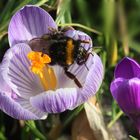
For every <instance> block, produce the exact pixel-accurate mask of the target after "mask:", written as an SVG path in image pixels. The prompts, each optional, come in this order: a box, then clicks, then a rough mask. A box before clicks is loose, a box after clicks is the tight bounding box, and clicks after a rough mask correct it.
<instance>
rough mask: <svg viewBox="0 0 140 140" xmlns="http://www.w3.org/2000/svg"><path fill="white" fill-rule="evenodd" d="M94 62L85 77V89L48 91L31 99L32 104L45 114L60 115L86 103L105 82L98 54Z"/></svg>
mask: <svg viewBox="0 0 140 140" xmlns="http://www.w3.org/2000/svg"><path fill="white" fill-rule="evenodd" d="M93 61H94V63H93V64H92V66H91V67H90V70H89V72H88V74H87V76H86V77H85V79H86V81H85V83H84V86H83V88H80V89H76V88H60V89H57V90H56V91H51V90H50V91H46V92H43V93H42V94H40V95H37V96H34V97H31V98H30V101H31V104H32V105H33V106H34V107H36V108H38V109H40V110H42V111H44V112H45V111H46V112H48V113H58V112H63V111H65V110H67V109H73V108H75V107H77V106H78V105H80V104H82V103H84V102H85V101H86V100H88V98H90V97H91V96H93V95H94V94H95V93H96V92H97V91H98V89H99V87H100V85H101V83H102V80H103V73H104V72H103V65H102V62H101V60H100V58H99V57H98V56H97V55H96V54H95V55H94V57H93ZM81 75H82V73H81Z"/></svg>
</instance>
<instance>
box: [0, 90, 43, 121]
mask: <svg viewBox="0 0 140 140" xmlns="http://www.w3.org/2000/svg"><path fill="white" fill-rule="evenodd" d="M0 109H1V110H2V111H3V112H5V113H6V114H8V115H9V116H11V117H13V118H15V119H21V120H37V119H40V118H38V117H37V116H36V115H35V114H33V113H32V112H30V111H28V110H26V109H24V108H23V107H22V106H20V105H19V104H18V103H17V102H15V101H14V100H13V99H12V98H10V97H9V96H7V94H5V93H3V92H0Z"/></svg>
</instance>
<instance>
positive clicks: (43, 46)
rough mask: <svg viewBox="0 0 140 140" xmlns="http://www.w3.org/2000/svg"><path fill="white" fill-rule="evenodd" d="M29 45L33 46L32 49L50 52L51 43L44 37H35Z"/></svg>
mask: <svg viewBox="0 0 140 140" xmlns="http://www.w3.org/2000/svg"><path fill="white" fill-rule="evenodd" d="M28 45H29V46H30V47H31V49H32V51H37V52H43V51H44V52H46V53H49V46H50V43H49V41H47V40H44V39H42V38H34V39H32V40H30V41H29V43H28Z"/></svg>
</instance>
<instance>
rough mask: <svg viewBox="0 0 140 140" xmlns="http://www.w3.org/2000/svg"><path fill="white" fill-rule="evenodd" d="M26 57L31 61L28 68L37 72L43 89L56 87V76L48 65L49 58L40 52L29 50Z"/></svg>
mask: <svg viewBox="0 0 140 140" xmlns="http://www.w3.org/2000/svg"><path fill="white" fill-rule="evenodd" d="M27 58H28V59H29V60H30V61H31V67H30V70H31V71H32V72H33V73H35V74H37V75H38V76H39V78H40V81H41V83H42V85H43V87H44V89H45V90H53V89H55V88H56V77H55V74H54V71H53V69H52V68H50V67H48V65H47V64H48V63H50V62H51V58H50V57H49V56H48V55H47V54H43V53H42V52H34V51H32V52H29V53H28V55H27Z"/></svg>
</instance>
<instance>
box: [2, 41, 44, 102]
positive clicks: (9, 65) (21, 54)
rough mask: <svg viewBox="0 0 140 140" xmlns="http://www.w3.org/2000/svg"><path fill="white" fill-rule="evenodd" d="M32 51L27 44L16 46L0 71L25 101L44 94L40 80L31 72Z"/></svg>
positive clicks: (5, 57) (8, 54) (6, 56)
mask: <svg viewBox="0 0 140 140" xmlns="http://www.w3.org/2000/svg"><path fill="white" fill-rule="evenodd" d="M30 51H31V49H30V47H29V46H28V45H27V44H24V43H21V44H17V45H15V46H14V47H12V48H10V49H9V50H8V51H7V52H6V54H5V56H4V59H3V61H2V64H1V69H0V70H1V71H0V72H1V73H2V76H3V78H4V80H5V81H6V82H7V84H8V85H9V86H10V87H11V88H12V89H13V90H14V91H15V92H16V94H17V95H19V96H20V97H23V98H25V99H29V97H31V96H34V95H36V94H38V93H40V92H43V87H42V85H41V83H40V80H39V78H38V77H37V75H35V74H33V73H32V72H31V71H30V65H31V64H30V62H29V60H28V58H27V54H28V53H29V52H30Z"/></svg>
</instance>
